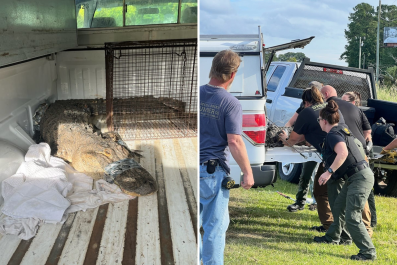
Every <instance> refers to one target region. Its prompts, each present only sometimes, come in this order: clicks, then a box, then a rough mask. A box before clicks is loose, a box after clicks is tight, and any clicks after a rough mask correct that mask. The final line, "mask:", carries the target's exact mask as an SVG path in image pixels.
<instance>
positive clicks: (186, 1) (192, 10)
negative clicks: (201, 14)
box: [181, 0, 197, 23]
mask: <svg viewBox="0 0 397 265" xmlns="http://www.w3.org/2000/svg"><path fill="white" fill-rule="evenodd" d="M181 23H197V0H195V1H192V0H182V8H181Z"/></svg>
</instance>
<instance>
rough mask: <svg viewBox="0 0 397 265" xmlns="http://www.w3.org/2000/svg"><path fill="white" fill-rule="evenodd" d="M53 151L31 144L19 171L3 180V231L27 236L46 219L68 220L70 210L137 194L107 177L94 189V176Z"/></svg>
mask: <svg viewBox="0 0 397 265" xmlns="http://www.w3.org/2000/svg"><path fill="white" fill-rule="evenodd" d="M50 154H51V149H50V147H49V146H48V144H46V143H41V144H37V145H32V146H30V148H29V150H28V152H27V154H26V156H25V162H24V163H22V164H21V166H20V167H19V169H18V171H17V172H16V174H14V175H13V176H11V177H9V178H7V179H5V180H4V181H3V182H2V185H1V190H2V195H3V197H4V205H3V208H2V211H1V212H2V213H3V214H2V215H1V216H0V233H2V234H14V235H18V237H20V238H22V239H25V240H27V239H29V238H31V237H33V236H34V235H35V234H36V232H37V229H38V226H39V225H40V224H42V223H43V222H49V223H56V222H64V221H65V220H66V218H67V214H68V213H71V212H76V211H80V210H83V211H85V210H86V209H88V208H95V207H98V206H99V205H102V204H105V203H110V202H120V201H124V200H130V199H133V198H134V197H131V196H129V195H126V194H124V193H123V192H122V191H121V190H120V188H119V187H118V186H117V185H114V184H109V183H107V182H106V181H104V180H99V181H96V182H95V189H92V187H93V182H94V181H93V179H92V178H91V177H89V176H87V175H85V174H83V173H79V172H77V171H76V170H74V169H73V168H72V167H71V166H69V165H68V164H67V163H66V162H65V161H63V160H62V159H60V158H56V157H52V156H51V155H50Z"/></svg>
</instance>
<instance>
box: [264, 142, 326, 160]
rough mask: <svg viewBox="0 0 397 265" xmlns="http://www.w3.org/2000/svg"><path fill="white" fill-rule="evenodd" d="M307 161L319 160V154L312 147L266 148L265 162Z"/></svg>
mask: <svg viewBox="0 0 397 265" xmlns="http://www.w3.org/2000/svg"><path fill="white" fill-rule="evenodd" d="M308 161H317V162H321V155H320V154H319V153H318V152H317V150H316V149H315V148H314V147H307V146H296V145H294V147H293V148H292V147H288V146H284V147H273V148H266V160H265V162H283V163H304V162H308Z"/></svg>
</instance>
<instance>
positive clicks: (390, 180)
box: [374, 170, 397, 197]
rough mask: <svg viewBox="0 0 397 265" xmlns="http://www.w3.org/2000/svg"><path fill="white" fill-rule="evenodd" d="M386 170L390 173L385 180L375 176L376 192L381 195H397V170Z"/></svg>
mask: <svg viewBox="0 0 397 265" xmlns="http://www.w3.org/2000/svg"><path fill="white" fill-rule="evenodd" d="M385 171H386V172H387V173H388V176H387V178H386V179H385V180H382V179H381V178H380V177H378V176H375V184H374V192H375V194H379V195H386V196H392V197H397V171H391V170H385Z"/></svg>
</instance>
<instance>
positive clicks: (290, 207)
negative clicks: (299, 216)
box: [287, 203, 305, 212]
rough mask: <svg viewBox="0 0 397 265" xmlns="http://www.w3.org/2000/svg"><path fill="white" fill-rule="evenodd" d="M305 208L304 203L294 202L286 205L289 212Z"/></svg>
mask: <svg viewBox="0 0 397 265" xmlns="http://www.w3.org/2000/svg"><path fill="white" fill-rule="evenodd" d="M303 209H305V205H304V204H298V203H294V204H291V205H288V207H287V210H288V211H290V212H296V211H298V210H303Z"/></svg>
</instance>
